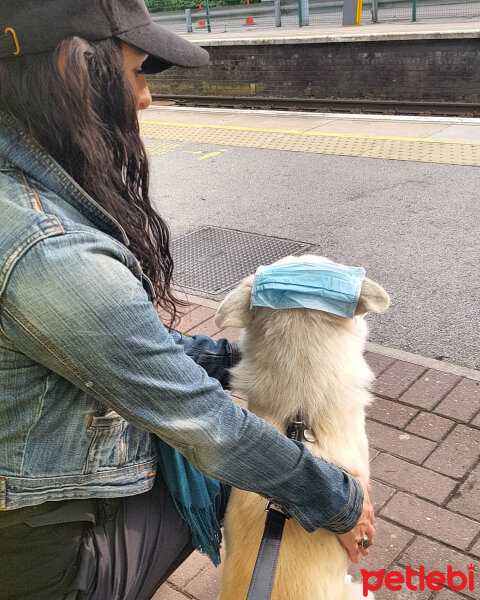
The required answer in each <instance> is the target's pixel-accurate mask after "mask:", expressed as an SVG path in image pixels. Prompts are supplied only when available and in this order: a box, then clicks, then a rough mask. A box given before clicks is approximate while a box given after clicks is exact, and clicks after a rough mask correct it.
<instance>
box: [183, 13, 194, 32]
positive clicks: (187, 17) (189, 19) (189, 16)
mask: <svg viewBox="0 0 480 600" xmlns="http://www.w3.org/2000/svg"><path fill="white" fill-rule="evenodd" d="M185 21H186V22H187V31H188V33H192V32H193V27H192V11H191V9H190V8H186V9H185Z"/></svg>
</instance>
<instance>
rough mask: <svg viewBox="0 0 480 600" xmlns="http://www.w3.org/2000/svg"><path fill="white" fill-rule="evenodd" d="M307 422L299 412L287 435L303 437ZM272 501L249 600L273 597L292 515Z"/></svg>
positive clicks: (268, 505) (268, 506)
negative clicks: (283, 543) (283, 545)
mask: <svg viewBox="0 0 480 600" xmlns="http://www.w3.org/2000/svg"><path fill="white" fill-rule="evenodd" d="M304 429H305V423H304V421H303V418H302V414H301V413H298V414H297V415H296V416H295V418H294V419H293V421H290V423H289V424H288V427H287V437H289V438H290V439H291V440H296V441H300V440H301V439H302V434H303V430H304ZM271 504H272V503H271V502H269V503H268V504H267V508H266V509H265V510H267V511H268V515H267V521H266V523H265V529H264V531H263V538H262V541H261V543H260V550H259V551H258V556H257V562H256V563H255V569H254V570H253V575H252V581H251V582H250V588H249V590H248V595H247V600H270V598H271V597H272V589H273V581H274V579H275V571H276V569H277V561H278V553H279V551H280V542H281V541H282V534H283V528H284V526H285V521H286V520H287V519H289V518H290V516H288V515H286V514H284V513H283V512H280V511H278V510H275V509H274V508H271Z"/></svg>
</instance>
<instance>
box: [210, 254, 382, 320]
mask: <svg viewBox="0 0 480 600" xmlns="http://www.w3.org/2000/svg"><path fill="white" fill-rule="evenodd" d="M326 260H328V259H326V258H324V257H323V256H314V255H308V254H307V255H304V256H286V257H285V258H282V259H280V260H278V261H277V262H275V263H274V264H276V265H281V264H286V263H295V262H310V263H319V264H320V263H322V262H325V261H326ZM254 279H255V276H254V275H249V276H248V277H246V278H245V279H244V280H243V281H242V282H241V283H240V285H239V286H238V287H237V288H235V289H234V290H233V291H231V292H230V293H229V294H228V296H227V297H226V298H225V300H224V301H223V302H222V303H221V304H220V307H219V309H218V311H217V314H216V317H215V324H216V325H217V327H221V328H223V327H238V328H241V329H243V328H246V327H248V326H249V325H250V323H251V319H252V311H251V310H250V297H251V295H252V288H253V282H254ZM389 304H390V297H389V295H388V294H387V292H386V291H385V290H384V289H383V288H382V287H381V286H380V285H378V283H375V282H374V281H372V280H371V279H369V278H368V277H365V279H364V280H363V283H362V290H361V292H360V297H359V299H358V303H357V307H356V310H355V316H360V315H364V314H366V313H369V312H376V313H382V312H384V311H386V310H387V308H388V306H389ZM265 310H271V309H265ZM335 318H336V319H342V318H343V317H335Z"/></svg>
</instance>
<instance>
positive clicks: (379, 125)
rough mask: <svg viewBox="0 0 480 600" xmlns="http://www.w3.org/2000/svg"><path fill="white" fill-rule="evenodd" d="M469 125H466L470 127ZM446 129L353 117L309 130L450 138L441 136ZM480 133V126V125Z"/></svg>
mask: <svg viewBox="0 0 480 600" xmlns="http://www.w3.org/2000/svg"><path fill="white" fill-rule="evenodd" d="M468 128H469V126H468V125H467V126H466V129H468ZM445 129H450V127H445V125H443V124H442V123H428V122H425V123H412V122H408V121H393V120H386V121H378V120H374V121H373V120H372V121H355V120H353V119H342V120H340V119H339V120H334V121H329V122H328V123H325V124H319V125H318V126H315V127H310V129H309V130H308V131H318V132H325V133H327V132H328V133H341V134H349V133H350V134H355V135H375V136H394V137H409V138H412V137H414V138H427V137H428V138H430V137H433V135H434V134H437V138H438V139H450V138H449V137H448V136H447V137H446V138H443V137H441V136H442V135H443V132H444V131H445ZM479 133H480V127H479Z"/></svg>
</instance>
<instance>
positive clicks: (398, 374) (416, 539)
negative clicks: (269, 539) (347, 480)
mask: <svg viewBox="0 0 480 600" xmlns="http://www.w3.org/2000/svg"><path fill="white" fill-rule="evenodd" d="M197 301H199V302H202V304H196V303H192V304H191V305H190V307H189V309H187V310H188V312H187V313H186V314H185V316H184V317H183V319H182V321H181V323H180V325H179V327H178V329H179V330H180V331H183V332H184V333H187V334H189V335H195V334H196V333H203V334H206V335H211V336H212V337H214V338H216V339H218V338H224V337H226V338H228V339H230V340H231V341H234V340H235V339H237V337H238V334H239V331H238V330H235V329H232V328H228V329H225V330H218V328H217V327H216V326H215V323H214V315H215V308H214V304H212V303H211V302H208V301H205V300H204V299H197ZM205 304H207V305H208V306H206V305H205ZM367 350H368V351H367V354H366V358H367V361H368V363H369V364H370V366H371V368H372V370H373V371H374V373H375V375H376V378H377V379H376V382H375V385H374V388H373V393H374V395H375V401H374V403H373V404H372V405H371V406H370V407H369V409H368V419H367V433H368V436H369V440H370V446H371V450H370V453H371V454H370V456H371V475H372V482H371V485H372V503H373V505H374V508H375V511H376V517H377V521H376V531H377V535H376V541H375V546H374V547H373V548H372V550H371V554H370V556H369V557H367V558H364V559H362V561H361V564H360V565H353V566H352V568H351V569H350V573H351V574H352V575H353V577H354V579H355V580H356V581H360V582H361V574H360V568H363V569H367V570H370V571H378V570H379V569H383V568H384V569H387V571H390V570H396V571H400V572H401V573H405V569H406V567H407V566H410V567H412V568H413V569H417V567H419V565H423V566H424V567H425V571H426V572H430V571H440V572H444V573H445V572H446V568H447V566H448V565H451V566H453V567H454V568H455V569H456V570H459V571H461V572H463V573H468V572H469V571H468V565H471V564H473V565H478V563H479V562H480V510H479V503H478V498H479V495H480V464H479V460H478V450H479V448H480V411H479V408H480V371H476V370H467V369H463V368H455V366H454V365H446V364H444V363H442V362H440V361H434V360H432V359H426V358H422V357H420V356H418V355H412V354H408V353H405V352H401V351H398V350H394V349H389V348H384V347H379V346H377V345H373V344H369V345H368V347H367ZM232 395H233V398H234V400H235V401H236V402H237V403H239V404H240V405H242V406H244V407H246V402H245V399H244V398H241V397H239V396H237V395H235V392H233V394H232ZM417 570H418V569H417ZM477 570H478V569H477ZM221 572H222V567H221V566H220V567H219V568H218V569H216V568H215V567H213V565H212V564H211V563H210V562H209V560H208V559H207V558H206V557H205V556H203V555H201V554H199V553H198V552H195V553H194V554H192V555H191V557H190V558H189V559H188V560H187V561H186V562H185V563H184V564H183V565H182V566H181V567H180V568H179V569H178V570H177V571H176V572H175V573H174V574H173V575H172V576H171V577H170V579H169V580H168V581H167V583H165V584H164V585H163V586H162V587H161V588H160V589H159V590H158V591H157V593H156V594H155V596H154V597H153V598H152V600H215V599H216V597H217V594H218V590H219V582H220V577H221ZM475 577H476V581H475V588H474V590H473V591H469V590H468V589H463V590H462V591H460V592H454V591H451V590H448V589H445V590H443V591H438V592H436V591H431V590H428V589H425V590H424V591H421V592H416V591H410V590H408V589H403V590H402V591H399V592H396V593H395V594H392V592H391V591H389V590H388V589H386V588H382V589H380V590H379V591H377V592H376V593H375V594H376V595H375V597H376V599H377V600H392V599H394V598H398V600H413V599H418V600H433V599H434V598H435V600H462V599H466V598H470V599H478V598H480V577H479V575H478V573H476V575H475ZM412 581H413V583H415V581H416V579H415V578H414V579H413V580H412ZM232 600H243V599H240V598H238V599H237V598H235V599H233V598H232ZM302 600H308V599H302Z"/></svg>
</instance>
